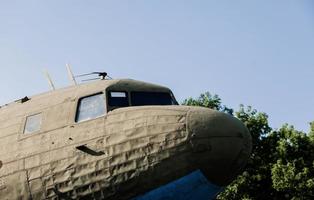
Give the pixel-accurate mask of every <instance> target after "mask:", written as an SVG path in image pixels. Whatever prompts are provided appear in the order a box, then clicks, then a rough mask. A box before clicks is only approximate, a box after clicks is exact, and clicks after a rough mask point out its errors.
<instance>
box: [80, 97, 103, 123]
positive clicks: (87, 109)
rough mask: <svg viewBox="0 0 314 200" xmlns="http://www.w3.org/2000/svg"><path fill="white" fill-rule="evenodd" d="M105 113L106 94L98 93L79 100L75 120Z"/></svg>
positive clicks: (87, 118)
mask: <svg viewBox="0 0 314 200" xmlns="http://www.w3.org/2000/svg"><path fill="white" fill-rule="evenodd" d="M104 114H105V101H104V95H103V94H102V93H101V94H96V95H92V96H88V97H84V98H82V99H80V100H79V104H78V108H77V112H76V119H75V122H81V121H86V120H90V119H95V118H97V117H100V116H102V115H104Z"/></svg>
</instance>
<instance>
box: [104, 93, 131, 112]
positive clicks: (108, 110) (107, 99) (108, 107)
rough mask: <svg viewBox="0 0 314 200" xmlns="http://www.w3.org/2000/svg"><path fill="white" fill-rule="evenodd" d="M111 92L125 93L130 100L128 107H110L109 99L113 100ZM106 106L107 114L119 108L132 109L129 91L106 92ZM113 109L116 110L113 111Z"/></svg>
mask: <svg viewBox="0 0 314 200" xmlns="http://www.w3.org/2000/svg"><path fill="white" fill-rule="evenodd" d="M111 92H123V93H125V94H126V98H127V100H128V106H121V107H118V106H110V105H109V98H111V95H110V94H111ZM106 105H107V112H110V111H113V110H115V109H118V108H126V107H130V106H132V105H131V100H130V92H129V91H127V90H107V91H106ZM111 108H114V109H111Z"/></svg>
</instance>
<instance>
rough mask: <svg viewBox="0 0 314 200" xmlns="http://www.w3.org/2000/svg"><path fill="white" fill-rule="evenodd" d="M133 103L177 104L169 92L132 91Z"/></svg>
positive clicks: (141, 104)
mask: <svg viewBox="0 0 314 200" xmlns="http://www.w3.org/2000/svg"><path fill="white" fill-rule="evenodd" d="M131 103H132V106H145V105H175V104H176V102H174V100H173V98H172V97H171V95H170V94H169V93H167V92H131Z"/></svg>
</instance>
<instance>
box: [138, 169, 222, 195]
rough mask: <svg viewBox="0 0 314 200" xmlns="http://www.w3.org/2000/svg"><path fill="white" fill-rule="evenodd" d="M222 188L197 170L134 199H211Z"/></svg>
mask: <svg viewBox="0 0 314 200" xmlns="http://www.w3.org/2000/svg"><path fill="white" fill-rule="evenodd" d="M221 189H222V188H221V187H219V186H216V185H214V184H211V183H210V182H209V181H208V180H207V179H206V177H205V176H204V175H203V173H202V172H201V171H200V170H197V171H195V172H193V173H191V174H189V175H187V176H184V177H182V178H180V179H178V180H176V181H173V182H171V183H169V184H167V185H164V186H161V187H159V188H157V189H155V190H153V191H150V192H148V193H146V194H144V195H143V196H139V197H136V198H135V199H133V200H170V199H171V200H173V199H175V200H210V199H214V198H215V197H216V195H217V193H218V192H220V191H221Z"/></svg>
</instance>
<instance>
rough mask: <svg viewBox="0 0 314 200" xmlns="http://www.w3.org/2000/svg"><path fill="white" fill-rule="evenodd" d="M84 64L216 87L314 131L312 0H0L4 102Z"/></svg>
mask: <svg viewBox="0 0 314 200" xmlns="http://www.w3.org/2000/svg"><path fill="white" fill-rule="evenodd" d="M67 62H69V63H70V64H71V65H72V67H73V71H74V72H75V73H76V74H80V73H85V72H91V71H95V70H105V71H107V72H109V74H110V75H111V76H112V77H115V78H133V79H139V80H144V81H149V82H153V83H158V84H162V85H166V86H168V87H170V88H172V89H173V91H174V93H175V95H176V97H177V99H178V100H179V101H182V100H183V99H184V98H186V97H189V96H193V97H196V96H198V95H199V94H200V93H201V92H205V91H210V92H211V93H216V94H218V95H219V96H220V97H221V98H222V100H223V103H224V104H226V105H228V106H230V107H234V108H238V106H239V104H241V103H242V104H245V105H251V106H253V107H254V108H256V109H258V110H259V111H264V112H266V113H267V114H269V116H270V123H271V125H272V126H273V127H275V128H276V127H277V128H278V127H280V126H281V125H282V124H283V123H285V122H287V123H289V124H292V125H295V127H296V128H298V129H300V130H304V131H308V127H309V126H308V122H310V121H312V120H314V93H313V90H312V89H313V86H314V79H313V77H314V1H312V0H277V1H274V0H262V1H252V0H246V1H232V0H229V1H223V0H219V1H218V0H215V1H214V0H213V1H209V0H208V1H207V0H206V1H205V0H204V1H175V0H171V1H166V0H164V1H144V0H142V1H116V0H112V1H100V0H99V1H96V0H94V1H84V0H80V1H79V0H71V1H70V0H69V1H64V0H53V1H41V0H38V1H30V0H28V1H15V0H10V1H4V0H3V1H0V81H1V82H0V83H1V84H0V91H1V96H0V104H5V103H7V102H8V101H12V100H14V99H17V98H20V97H23V96H25V95H33V94H37V93H40V92H43V91H46V90H48V89H49V88H48V84H47V83H46V80H45V79H44V77H43V75H42V69H43V68H47V69H48V70H49V71H50V73H51V75H52V77H53V79H54V81H55V84H56V85H57V86H58V87H64V86H66V85H67V84H68V82H67V78H66V71H65V67H64V65H65V63H67Z"/></svg>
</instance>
